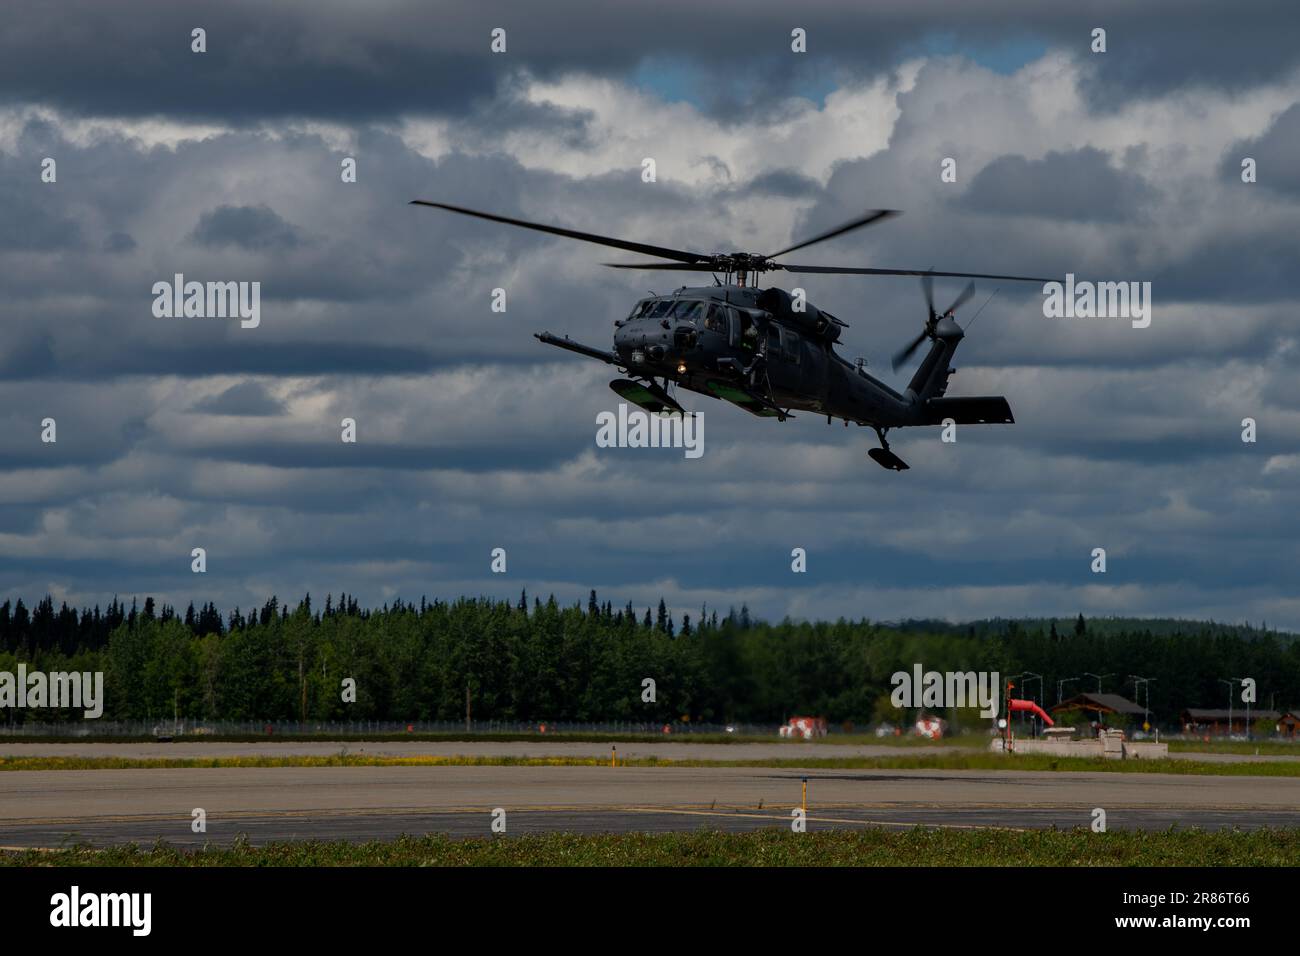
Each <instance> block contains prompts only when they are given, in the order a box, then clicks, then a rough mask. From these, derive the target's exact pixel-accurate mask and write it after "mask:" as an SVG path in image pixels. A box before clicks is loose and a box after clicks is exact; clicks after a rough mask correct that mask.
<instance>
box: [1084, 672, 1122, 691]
mask: <svg viewBox="0 0 1300 956" xmlns="http://www.w3.org/2000/svg"><path fill="white" fill-rule="evenodd" d="M1083 676H1084V677H1095V678H1097V693H1099V694H1100V693H1101V681H1102V678H1104V677H1114V676H1115V675H1114V674H1094V673H1093V672H1092V671H1084V672H1083Z"/></svg>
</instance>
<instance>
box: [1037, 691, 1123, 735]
mask: <svg viewBox="0 0 1300 956" xmlns="http://www.w3.org/2000/svg"><path fill="white" fill-rule="evenodd" d="M1071 710H1082V711H1084V712H1085V713H1087V714H1088V715H1089V717H1088V719H1089V721H1091V722H1092V723H1095V724H1098V725H1100V726H1103V727H1104V726H1105V725H1106V724H1107V723H1116V721H1115V720H1114V719H1112V720H1110V721H1107V719H1106V718H1108V717H1110V718H1114V716H1115V715H1117V714H1118V715H1122V716H1124V717H1136V718H1137V723H1138V724H1139V726H1140V725H1141V724H1142V721H1143V719H1144V718H1145V716H1146V709H1145V708H1143V707H1139V706H1138V705H1137V704H1135V703H1133V701H1131V700H1129V699H1128V698H1127V697H1121V696H1120V695H1119V694H1075V695H1074V696H1073V697H1071V698H1070V699H1069V700H1063V701H1061V702H1060V703H1059V704H1057V705H1056V706H1055V707H1052V708H1051V712H1052V713H1053V714H1063V713H1065V712H1066V711H1071Z"/></svg>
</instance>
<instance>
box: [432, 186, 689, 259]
mask: <svg viewBox="0 0 1300 956" xmlns="http://www.w3.org/2000/svg"><path fill="white" fill-rule="evenodd" d="M411 205H412V206H431V207H433V208H434V209H445V210H447V211H448V212H455V213H460V215H462V216H474V217H476V218H478V219H488V220H491V221H492V222H503V223H505V224H506V225H507V226H520V227H522V228H524V229H533V230H536V231H537V232H546V233H550V234H551V235H553V236H564V237H565V238H566V239H580V240H582V241H583V242H594V243H596V244H597V245H601V246H613V247H614V248H615V249H626V250H627V251H628V252H639V253H641V254H642V255H647V256H658V257H659V258H661V259H676V260H677V261H678V262H705V261H707V260H708V259H709V257H708V256H706V255H702V254H700V253H698V252H686V251H684V250H682V249H668V248H665V247H663V246H650V245H646V244H645V243H643V242H628V241H627V240H626V239H614V238H611V237H609V236H598V235H596V234H595V233H593V232H579V231H578V230H577V229H562V228H561V227H559V226H545V225H542V224H541V223H537V222H525V221H524V220H523V219H511V218H510V217H509V216H497V215H494V214H493V213H490V212H478V211H477V210H474V209H465V208H463V207H461V206H449V205H447V204H446V203H441V202H429V201H427V200H424V199H412V200H411Z"/></svg>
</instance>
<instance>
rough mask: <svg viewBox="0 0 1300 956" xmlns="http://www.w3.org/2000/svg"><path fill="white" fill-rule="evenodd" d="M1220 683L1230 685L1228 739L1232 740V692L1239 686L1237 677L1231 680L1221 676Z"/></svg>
mask: <svg viewBox="0 0 1300 956" xmlns="http://www.w3.org/2000/svg"><path fill="white" fill-rule="evenodd" d="M1219 683H1220V684H1227V685H1228V739H1229V740H1231V739H1232V692H1233V691H1234V690H1236V688H1237V679H1236V678H1235V677H1234V678H1232V679H1231V680H1224V679H1223V678H1222V677H1220V678H1219Z"/></svg>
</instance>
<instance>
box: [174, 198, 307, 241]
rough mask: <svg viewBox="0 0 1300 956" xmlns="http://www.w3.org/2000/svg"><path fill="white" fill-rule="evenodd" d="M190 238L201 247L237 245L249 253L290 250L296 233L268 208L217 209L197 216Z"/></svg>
mask: <svg viewBox="0 0 1300 956" xmlns="http://www.w3.org/2000/svg"><path fill="white" fill-rule="evenodd" d="M190 239H191V240H192V241H194V242H197V243H199V244H200V245H204V246H212V247H219V246H238V247H239V248H241V249H248V250H251V251H253V252H259V251H264V250H267V249H292V248H294V247H295V246H297V245H298V244H299V243H300V242H301V240H300V239H299V238H298V231H297V230H296V229H295V228H294V227H293V226H292V225H291V224H289V223H287V222H285V221H284V220H283V219H282V218H280V216H278V215H277V214H276V212H275V210H274V209H272V208H271V207H270V206H264V205H263V206H218V207H217V208H216V209H213V210H210V211H208V212H205V213H204V214H203V215H202V216H200V217H199V222H198V225H196V226H195V227H194V231H193V232H192V233H190Z"/></svg>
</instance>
